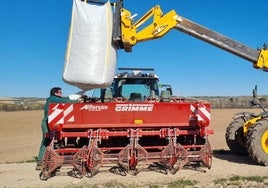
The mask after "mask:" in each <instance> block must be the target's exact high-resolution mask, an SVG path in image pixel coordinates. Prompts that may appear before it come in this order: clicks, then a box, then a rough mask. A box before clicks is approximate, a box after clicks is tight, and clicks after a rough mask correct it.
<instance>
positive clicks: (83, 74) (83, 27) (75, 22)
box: [63, 0, 116, 90]
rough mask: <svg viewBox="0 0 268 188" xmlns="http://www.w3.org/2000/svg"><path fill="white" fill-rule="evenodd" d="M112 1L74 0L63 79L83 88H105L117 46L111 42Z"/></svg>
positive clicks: (110, 79) (112, 74)
mask: <svg viewBox="0 0 268 188" xmlns="http://www.w3.org/2000/svg"><path fill="white" fill-rule="evenodd" d="M112 19H113V18H112V10H111V6H110V2H109V1H108V2H107V3H105V4H104V5H95V4H89V3H86V2H83V1H81V0H74V1H73V9H72V19H71V26H70V33H69V39H68V45H67V50H66V57H65V65H64V70H63V80H64V81H65V82H67V83H68V84H71V85H74V86H77V87H79V88H80V89H83V90H90V89H93V88H105V87H107V86H109V85H110V84H111V83H112V81H113V77H114V73H115V68H116V49H115V48H114V47H113V46H112V26H113V23H112Z"/></svg>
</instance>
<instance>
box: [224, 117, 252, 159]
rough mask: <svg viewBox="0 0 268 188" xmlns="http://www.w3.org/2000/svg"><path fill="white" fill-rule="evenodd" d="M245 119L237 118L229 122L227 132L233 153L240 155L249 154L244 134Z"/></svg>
mask: <svg viewBox="0 0 268 188" xmlns="http://www.w3.org/2000/svg"><path fill="white" fill-rule="evenodd" d="M244 123H245V121H244V119H243V117H240V118H236V119H235V120H234V121H233V122H231V123H230V124H229V126H228V127H227V128H226V132H225V140H226V144H227V145H228V147H229V149H230V150H231V152H232V153H235V154H239V155H247V154H248V152H247V148H246V144H245V138H244V134H243V125H244Z"/></svg>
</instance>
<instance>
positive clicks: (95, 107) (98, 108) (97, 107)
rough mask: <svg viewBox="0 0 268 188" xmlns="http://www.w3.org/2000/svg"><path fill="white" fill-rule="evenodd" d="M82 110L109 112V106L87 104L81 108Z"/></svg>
mask: <svg viewBox="0 0 268 188" xmlns="http://www.w3.org/2000/svg"><path fill="white" fill-rule="evenodd" d="M80 110H88V111H103V110H108V106H106V105H92V104H87V105H84V106H82V107H81V108H80Z"/></svg>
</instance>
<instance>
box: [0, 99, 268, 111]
mask: <svg viewBox="0 0 268 188" xmlns="http://www.w3.org/2000/svg"><path fill="white" fill-rule="evenodd" d="M194 98H195V99H200V100H202V101H207V102H209V103H210V104H211V108H212V109H229V108H230V109H231V108H235V109H239V108H241V109H242V108H256V107H258V106H255V107H254V106H252V104H251V101H252V97H251V96H238V97H221V96H215V97H214V96H213V97H210V96H208V97H206V96H205V97H194ZM258 99H259V101H260V103H261V104H262V105H263V106H264V107H265V108H267V107H268V96H261V97H258ZM44 104H45V99H40V98H18V99H15V100H12V101H4V100H0V111H7V112H8V111H26V110H43V109H44Z"/></svg>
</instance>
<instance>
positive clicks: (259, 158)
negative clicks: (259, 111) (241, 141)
mask: <svg viewBox="0 0 268 188" xmlns="http://www.w3.org/2000/svg"><path fill="white" fill-rule="evenodd" d="M246 144H247V148H248V153H249V156H250V158H251V159H252V160H253V161H254V162H257V163H258V164H260V165H264V166H268V121H267V120H263V121H259V122H258V123H256V124H255V125H254V126H252V127H251V128H250V129H249V131H248V134H247V138H246Z"/></svg>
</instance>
